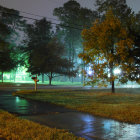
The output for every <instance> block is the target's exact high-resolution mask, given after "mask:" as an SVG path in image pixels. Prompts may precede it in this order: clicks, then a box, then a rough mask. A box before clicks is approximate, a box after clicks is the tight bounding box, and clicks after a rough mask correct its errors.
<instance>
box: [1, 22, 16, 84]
mask: <svg viewBox="0 0 140 140" xmlns="http://www.w3.org/2000/svg"><path fill="white" fill-rule="evenodd" d="M9 34H10V30H9V28H8V27H7V26H6V25H5V24H3V23H2V22H0V71H1V73H2V82H3V73H4V72H8V71H10V70H11V69H13V68H14V67H15V65H16V63H15V61H14V60H13V59H12V58H11V49H10V44H9V43H8V42H7V41H6V39H7V38H8V36H9Z"/></svg>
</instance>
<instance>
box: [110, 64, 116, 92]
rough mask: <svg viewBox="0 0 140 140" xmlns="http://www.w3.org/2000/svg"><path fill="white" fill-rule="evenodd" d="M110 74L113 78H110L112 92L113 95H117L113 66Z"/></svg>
mask: <svg viewBox="0 0 140 140" xmlns="http://www.w3.org/2000/svg"><path fill="white" fill-rule="evenodd" d="M110 72H111V77H110V78H111V91H112V93H115V84H114V73H113V64H111V68H110Z"/></svg>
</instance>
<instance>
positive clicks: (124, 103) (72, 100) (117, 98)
mask: <svg viewBox="0 0 140 140" xmlns="http://www.w3.org/2000/svg"><path fill="white" fill-rule="evenodd" d="M15 94H16V95H19V96H21V97H25V98H29V99H33V100H39V101H43V102H51V103H54V104H58V105H63V106H65V107H67V108H72V109H76V110H79V111H83V112H88V113H91V114H94V115H96V116H101V117H106V118H110V119H115V120H118V121H122V122H127V123H133V124H140V94H126V93H125V94H123V93H116V94H111V93H109V92H104V91H102V90H99V91H98V90H66V89H57V90H56V89H51V90H40V91H38V92H34V91H18V92H16V93H15Z"/></svg>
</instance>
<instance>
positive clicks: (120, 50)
mask: <svg viewBox="0 0 140 140" xmlns="http://www.w3.org/2000/svg"><path fill="white" fill-rule="evenodd" d="M82 36H83V39H84V43H83V44H84V53H81V54H80V55H79V57H80V58H82V59H83V60H84V61H85V62H86V63H87V64H90V65H91V68H92V70H93V73H94V76H88V78H90V80H91V81H89V82H88V83H94V82H99V83H102V84H106V82H111V85H112V92H115V88H114V81H115V79H117V78H118V79H119V80H120V81H121V78H124V77H125V78H128V75H129V72H130V71H133V70H134V68H133V67H132V66H133V58H132V57H130V56H131V55H130V51H131V49H133V40H132V39H131V38H129V36H128V32H127V30H126V29H125V28H124V27H123V26H122V24H121V22H120V20H119V19H118V18H117V17H116V16H114V14H113V12H112V11H111V10H109V11H108V12H107V13H106V16H105V19H104V20H103V21H102V22H99V21H98V20H97V21H96V22H95V23H94V24H93V26H92V27H91V28H90V29H84V30H83V32H82ZM115 68H120V69H121V70H122V74H121V75H119V76H116V75H114V69H115Z"/></svg>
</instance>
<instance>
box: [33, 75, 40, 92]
mask: <svg viewBox="0 0 140 140" xmlns="http://www.w3.org/2000/svg"><path fill="white" fill-rule="evenodd" d="M32 79H33V80H34V82H35V91H37V82H39V80H38V79H37V75H36V77H32Z"/></svg>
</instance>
